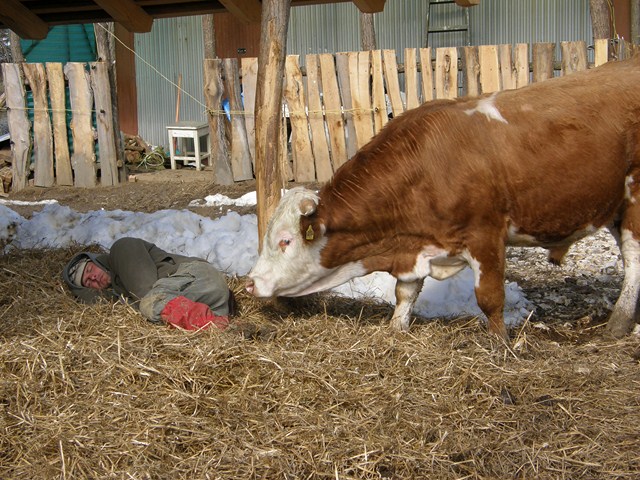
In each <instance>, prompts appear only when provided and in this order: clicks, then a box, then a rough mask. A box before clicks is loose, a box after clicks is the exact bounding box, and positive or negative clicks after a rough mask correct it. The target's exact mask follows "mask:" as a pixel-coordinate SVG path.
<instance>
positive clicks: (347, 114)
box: [323, 52, 358, 167]
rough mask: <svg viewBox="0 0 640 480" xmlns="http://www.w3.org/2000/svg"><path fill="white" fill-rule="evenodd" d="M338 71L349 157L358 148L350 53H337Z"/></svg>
mask: <svg viewBox="0 0 640 480" xmlns="http://www.w3.org/2000/svg"><path fill="white" fill-rule="evenodd" d="M336 73H337V75H338V83H339V85H340V96H341V97H342V107H343V112H344V126H343V128H344V136H345V144H346V146H347V158H351V157H352V156H353V155H355V153H356V151H357V150H358V142H357V139H356V128H355V125H354V123H353V100H352V98H351V82H350V79H349V56H348V53H342V52H341V53H336ZM323 83H324V82H323ZM334 167H335V165H334Z"/></svg>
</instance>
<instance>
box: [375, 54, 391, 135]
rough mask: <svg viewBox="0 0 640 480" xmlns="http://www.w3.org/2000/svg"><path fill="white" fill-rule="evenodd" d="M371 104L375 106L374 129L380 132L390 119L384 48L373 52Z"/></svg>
mask: <svg viewBox="0 0 640 480" xmlns="http://www.w3.org/2000/svg"><path fill="white" fill-rule="evenodd" d="M371 106H372V107H373V130H374V132H375V133H378V132H379V131H380V130H382V128H383V127H384V126H385V125H386V124H387V122H388V121H389V115H388V113H387V100H386V94H385V92H384V73H383V68H382V50H373V51H372V52H371Z"/></svg>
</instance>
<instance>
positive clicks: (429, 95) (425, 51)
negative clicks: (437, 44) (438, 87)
mask: <svg viewBox="0 0 640 480" xmlns="http://www.w3.org/2000/svg"><path fill="white" fill-rule="evenodd" d="M420 74H421V80H422V101H423V102H428V101H429V100H433V64H432V63H431V48H430V47H427V48H421V49H420Z"/></svg>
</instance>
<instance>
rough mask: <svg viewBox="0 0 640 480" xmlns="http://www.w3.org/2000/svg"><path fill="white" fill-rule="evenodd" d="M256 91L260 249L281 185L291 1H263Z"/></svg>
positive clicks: (282, 185)
mask: <svg viewBox="0 0 640 480" xmlns="http://www.w3.org/2000/svg"><path fill="white" fill-rule="evenodd" d="M262 5H263V12H262V13H263V15H262V24H261V27H260V28H261V31H262V37H261V38H262V40H261V42H260V55H259V57H258V89H257V91H256V110H255V118H256V196H257V210H258V238H259V242H260V249H262V239H263V238H264V234H265V232H266V231H267V223H268V221H269V218H270V217H271V215H272V214H273V212H274V210H275V209H276V206H277V205H278V202H279V201H280V190H281V189H282V188H283V187H284V183H285V182H284V180H283V178H282V174H281V169H280V168H279V165H278V158H279V157H278V155H279V153H280V148H281V147H280V145H278V139H279V138H280V127H281V124H280V119H281V118H282V87H283V83H284V79H283V72H284V63H285V50H286V44H287V28H288V26H289V15H290V11H291V0H264V2H263V4H262Z"/></svg>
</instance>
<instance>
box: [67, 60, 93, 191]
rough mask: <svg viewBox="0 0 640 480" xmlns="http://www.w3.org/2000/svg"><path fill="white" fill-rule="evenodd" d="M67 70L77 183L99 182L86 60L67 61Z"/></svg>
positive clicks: (73, 164) (84, 185)
mask: <svg viewBox="0 0 640 480" xmlns="http://www.w3.org/2000/svg"><path fill="white" fill-rule="evenodd" d="M64 73H65V75H66V76H67V78H68V79H69V100H70V102H71V112H72V117H71V133H72V137H73V155H72V156H71V165H72V167H73V172H74V185H75V186H76V187H95V186H96V159H95V153H94V141H93V129H92V128H91V114H92V107H93V99H92V95H91V88H90V82H89V74H88V72H87V71H86V69H85V65H84V64H83V63H75V62H74V63H67V64H66V65H65V67H64Z"/></svg>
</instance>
